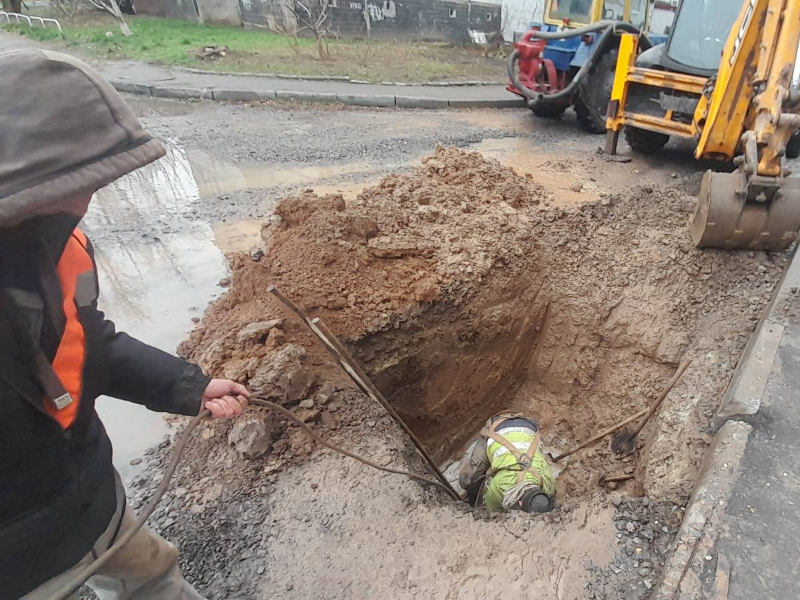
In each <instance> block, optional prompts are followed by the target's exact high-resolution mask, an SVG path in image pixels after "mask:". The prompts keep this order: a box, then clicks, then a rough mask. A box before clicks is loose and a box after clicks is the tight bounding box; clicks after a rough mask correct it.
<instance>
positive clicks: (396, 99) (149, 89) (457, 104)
mask: <svg viewBox="0 0 800 600" xmlns="http://www.w3.org/2000/svg"><path fill="white" fill-rule="evenodd" d="M111 84H112V85H113V86H114V87H115V88H116V89H117V90H118V91H120V92H125V93H129V94H138V95H142V96H153V97H156V98H172V99H179V100H217V101H233V102H247V101H266V100H294V101H298V102H309V103H315V102H316V103H326V104H331V103H337V102H340V103H342V104H346V105H348V106H367V107H378V108H393V107H397V108H422V109H446V108H519V107H524V102H523V101H522V100H521V99H516V98H509V99H498V98H494V99H491V98H490V99H479V98H475V99H471V100H470V99H463V100H457V99H450V100H448V99H446V98H435V97H425V96H395V95H390V94H381V95H369V94H336V93H333V92H309V91H300V90H277V91H273V90H253V89H234V88H226V87H223V88H221V89H218V88H216V87H214V86H211V87H207V88H203V87H189V86H175V85H147V84H143V83H133V82H129V81H119V80H113V79H112V80H111Z"/></svg>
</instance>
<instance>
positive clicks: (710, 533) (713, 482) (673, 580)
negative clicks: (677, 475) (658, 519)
mask: <svg viewBox="0 0 800 600" xmlns="http://www.w3.org/2000/svg"><path fill="white" fill-rule="evenodd" d="M752 429H753V428H752V427H751V426H750V425H748V424H747V423H743V422H741V421H728V422H727V423H725V424H724V425H723V426H722V427H721V428H720V430H719V432H718V433H717V435H716V436H715V438H714V442H713V445H712V446H711V448H709V450H708V453H707V454H706V459H705V468H703V470H702V471H701V473H700V477H699V478H698V480H697V484H696V485H695V487H694V491H693V492H692V497H691V498H690V499H689V503H688V505H687V506H686V514H684V516H683V521H682V522H681V526H680V528H679V529H678V533H677V535H676V537H675V541H674V542H673V547H672V552H671V553H670V556H669V559H668V560H667V564H666V566H665V567H664V574H663V577H662V580H661V583H660V584H659V586H658V589H657V591H656V593H655V594H653V596H652V600H678V599H680V600H683V599H684V598H686V599H689V598H697V597H700V596H697V595H696V594H697V592H698V591H699V586H700V574H701V573H702V570H703V563H704V562H705V557H706V556H707V555H708V552H709V551H710V550H711V548H712V547H713V545H714V542H715V540H716V538H717V534H718V532H719V527H720V524H721V521H722V519H723V517H724V516H725V508H726V507H727V506H728V502H729V501H730V499H731V496H732V494H733V488H734V485H735V484H736V480H737V478H738V475H739V468H740V464H741V461H742V458H743V457H744V451H745V448H746V446H747V438H748V436H749V435H750V432H751V431H752Z"/></svg>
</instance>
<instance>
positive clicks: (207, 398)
mask: <svg viewBox="0 0 800 600" xmlns="http://www.w3.org/2000/svg"><path fill="white" fill-rule="evenodd" d="M249 397H250V392H248V391H247V388H246V387H244V386H243V385H242V384H241V383H236V382H235V381H231V380H230V379H212V380H211V381H210V382H209V383H208V386H206V389H205V391H204V392H203V402H202V406H201V408H200V410H202V409H204V408H206V409H208V411H209V412H210V413H211V418H212V419H232V418H233V417H237V416H239V415H240V414H242V412H243V411H244V409H245V408H246V407H247V399H248V398H249Z"/></svg>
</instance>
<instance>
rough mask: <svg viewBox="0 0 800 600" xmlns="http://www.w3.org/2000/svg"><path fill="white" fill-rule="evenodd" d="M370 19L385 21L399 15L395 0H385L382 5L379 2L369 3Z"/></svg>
mask: <svg viewBox="0 0 800 600" xmlns="http://www.w3.org/2000/svg"><path fill="white" fill-rule="evenodd" d="M367 11H368V12H369V18H370V21H372V22H373V23H374V22H375V21H383V20H384V19H394V18H395V17H396V16H397V7H396V6H395V4H394V0H384V1H383V2H382V3H381V4H380V6H379V5H377V4H373V3H371V2H370V3H369V4H367Z"/></svg>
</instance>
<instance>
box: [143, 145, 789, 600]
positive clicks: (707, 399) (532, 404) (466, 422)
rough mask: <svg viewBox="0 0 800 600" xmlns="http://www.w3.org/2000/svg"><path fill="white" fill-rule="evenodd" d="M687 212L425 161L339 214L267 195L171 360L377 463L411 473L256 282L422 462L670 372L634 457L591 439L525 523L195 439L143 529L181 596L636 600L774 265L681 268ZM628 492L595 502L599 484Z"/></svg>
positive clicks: (292, 456)
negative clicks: (325, 340)
mask: <svg viewBox="0 0 800 600" xmlns="http://www.w3.org/2000/svg"><path fill="white" fill-rule="evenodd" d="M692 207H693V199H692V198H691V197H690V196H687V195H686V194H685V193H683V192H682V191H680V190H678V189H673V188H670V187H653V186H639V187H634V188H631V189H628V190H626V191H625V192H624V193H619V194H600V196H599V197H593V198H592V199H591V200H587V201H584V202H580V203H570V204H564V203H561V202H558V198H555V197H554V196H553V195H552V193H551V192H549V191H548V190H547V188H545V187H543V186H541V185H540V184H539V183H537V179H536V175H535V174H526V175H524V176H523V175H520V174H518V173H516V172H515V171H513V170H511V169H508V168H505V167H503V166H501V165H500V164H499V163H498V162H496V161H494V160H488V159H485V158H484V157H483V156H481V155H480V154H477V153H468V152H464V151H460V150H456V149H445V148H438V149H437V150H436V152H435V154H434V155H432V156H430V157H428V158H427V159H425V160H423V164H422V166H420V167H419V168H418V169H417V170H416V171H414V172H413V173H411V174H408V175H402V176H401V175H389V176H387V177H385V178H384V179H383V180H382V181H381V182H380V183H379V184H378V185H376V186H375V187H372V188H368V189H366V190H364V191H363V192H362V193H360V194H359V195H358V196H357V197H356V198H355V199H354V200H348V201H345V200H344V199H343V198H342V197H341V196H337V195H327V196H322V197H318V196H316V195H315V194H313V193H312V192H310V191H308V192H304V193H302V194H301V195H299V196H297V197H294V198H288V199H285V200H284V201H282V202H281V203H280V204H279V206H278V208H277V210H276V216H275V218H273V220H272V221H271V222H270V223H267V224H265V226H264V229H263V230H262V237H263V240H264V248H263V253H262V252H256V253H253V254H251V255H246V254H239V255H236V256H235V257H234V258H233V274H232V284H231V289H230V291H229V293H228V294H227V295H226V296H224V297H223V298H222V299H221V300H219V301H218V302H217V303H216V304H214V305H213V306H212V307H211V308H210V309H209V311H208V312H207V313H206V315H205V317H204V319H203V321H202V324H201V325H200V326H198V328H197V329H196V330H195V331H194V332H193V333H192V335H191V338H190V340H188V341H187V342H185V343H184V344H183V345H182V348H181V351H182V353H183V354H185V355H186V356H188V357H189V358H191V359H193V360H196V361H198V362H199V363H200V364H201V365H202V366H203V367H204V368H205V369H207V370H208V371H209V372H211V373H213V374H215V375H218V376H226V377H232V378H235V379H237V380H239V381H242V382H245V383H247V384H248V385H249V386H250V387H251V388H252V389H253V390H254V391H255V392H257V393H259V394H261V395H263V396H266V397H269V398H272V399H275V400H276V401H278V402H281V403H283V404H284V405H285V406H288V407H292V408H294V409H295V410H296V411H297V414H298V415H299V416H301V418H303V419H304V420H305V421H307V422H309V423H311V424H313V425H314V427H316V428H317V429H318V430H319V431H320V433H321V434H323V435H325V436H327V437H330V438H331V439H332V440H334V441H336V442H338V443H344V444H345V445H347V447H348V448H349V449H352V450H354V451H356V452H359V453H362V454H363V455H365V456H369V457H371V458H373V459H377V460H378V462H380V463H381V464H387V465H389V464H391V465H394V466H398V467H399V468H413V469H416V470H419V471H423V470H424V469H423V465H422V464H421V462H420V461H419V459H418V458H417V457H416V455H415V454H414V452H413V449H412V448H411V447H410V446H409V444H408V442H407V440H405V438H404V437H403V436H402V435H401V433H400V432H399V429H398V428H397V427H396V426H395V425H394V423H393V422H391V420H390V419H389V418H388V417H387V416H385V415H384V414H383V413H382V412H381V410H380V408H379V407H376V406H374V405H373V404H372V403H371V402H370V401H369V400H368V399H367V398H366V397H364V396H363V395H362V394H360V393H358V392H357V391H355V390H353V388H352V385H351V384H349V382H347V381H346V380H345V379H343V378H342V376H341V374H340V373H339V372H338V370H337V368H335V367H334V366H333V364H332V363H331V361H330V359H329V358H328V356H327V354H325V352H324V351H323V350H321V349H320V347H319V346H318V345H317V344H316V343H315V342H314V340H313V338H312V337H311V335H310V334H309V332H308V331H307V330H306V329H305V328H304V326H303V325H302V324H301V323H300V322H299V321H298V319H297V318H296V317H295V316H294V315H293V314H292V313H290V312H288V311H287V310H286V309H285V308H284V307H283V306H282V305H281V304H280V303H279V302H278V301H277V300H276V299H275V298H274V297H273V296H271V295H270V294H269V293H268V292H267V289H268V287H269V286H270V285H275V286H277V287H278V288H279V289H281V291H283V292H284V293H285V294H286V295H287V296H289V297H291V298H293V299H294V300H295V301H296V302H297V303H299V304H300V305H301V306H302V307H303V308H304V309H305V310H306V311H307V312H308V313H309V314H310V315H311V316H313V317H320V318H321V319H322V320H323V321H324V322H325V323H326V324H327V325H328V326H329V327H330V328H331V329H332V330H333V331H334V332H335V333H336V334H337V335H338V336H340V338H341V339H342V340H343V341H344V342H345V344H346V345H347V346H348V348H349V349H350V350H351V351H352V353H353V354H354V355H355V356H356V358H357V359H358V360H359V362H360V363H361V365H362V366H363V367H364V369H365V370H366V371H367V372H368V373H369V374H370V376H371V377H372V378H373V379H374V381H375V382H376V384H377V385H378V387H379V388H380V389H381V390H382V392H383V393H384V394H385V395H386V396H387V398H388V399H389V400H390V402H391V403H392V404H393V405H394V406H395V408H396V409H397V410H398V412H399V413H400V414H401V415H402V416H403V418H404V419H405V420H407V422H408V423H409V425H410V426H411V427H412V429H413V430H414V431H415V432H416V433H417V434H418V435H419V436H420V437H421V438H422V440H423V441H424V443H425V444H426V445H427V446H428V448H429V449H430V450H431V451H432V452H433V454H434V455H435V456H436V457H437V459H438V460H439V461H440V462H441V463H442V464H446V463H448V462H449V461H450V459H453V458H456V459H457V458H458V457H459V456H460V454H461V453H462V452H463V449H464V448H465V446H466V445H468V444H469V442H470V441H471V440H472V439H473V437H474V435H475V434H476V432H477V431H478V429H479V428H480V426H481V424H482V423H483V422H484V421H485V420H486V419H487V418H488V417H489V416H491V415H492V414H494V413H496V412H498V411H500V410H501V409H506V408H512V409H514V410H519V411H522V412H525V413H527V414H530V415H531V416H533V417H535V418H536V419H537V420H538V421H539V423H540V426H541V428H542V431H543V439H544V443H545V445H546V446H547V447H548V448H552V449H556V450H563V449H566V448H567V447H569V446H572V445H573V444H574V443H576V442H577V441H581V440H583V439H585V438H587V437H589V436H591V435H592V434H593V433H595V432H597V431H598V430H599V429H603V428H606V427H608V426H610V425H612V424H613V423H615V422H617V421H619V420H621V419H622V418H624V417H626V416H628V415H630V414H633V413H634V412H636V411H638V410H640V409H642V408H644V407H646V406H647V405H648V403H649V402H651V401H652V399H654V398H655V397H656V395H657V394H658V392H659V391H660V390H661V389H662V387H663V386H664V384H665V383H666V381H667V380H668V379H669V378H670V376H671V375H672V373H673V372H674V370H675V368H676V366H677V363H678V360H679V358H680V357H681V356H684V355H685V356H688V357H690V358H691V359H692V364H691V365H690V367H689V369H688V370H687V371H686V373H685V375H684V376H683V378H682V380H681V381H680V382H679V383H678V384H677V385H676V387H675V388H674V390H673V391H672V392H671V393H670V395H669V396H668V397H667V399H666V400H665V402H664V404H663V405H662V408H661V409H660V411H659V412H658V414H657V415H656V417H655V418H654V419H653V420H652V421H651V423H649V424H648V425H647V426H646V427H645V429H644V430H643V432H642V433H641V434H640V436H639V438H638V446H639V449H638V452H637V453H636V454H635V455H634V456H633V457H630V458H628V459H625V460H624V461H618V460H616V459H614V458H612V457H611V456H610V453H609V451H608V441H607V440H604V441H603V442H602V443H599V444H597V445H595V446H591V447H590V448H587V449H586V450H584V451H581V452H579V453H577V454H576V455H574V456H573V457H571V458H570V460H569V461H568V462H567V463H566V468H565V470H564V472H563V473H562V474H561V475H560V476H559V479H558V485H559V496H558V504H559V507H558V508H557V509H556V510H555V511H554V512H553V513H551V514H548V515H545V516H527V515H521V514H514V515H501V516H490V515H487V514H485V513H483V512H482V511H471V510H470V509H469V508H468V507H466V506H462V505H459V504H456V503H453V502H452V501H449V500H447V499H445V498H443V497H442V496H441V495H440V494H439V492H438V491H436V490H433V489H426V488H421V487H420V486H419V485H418V484H417V483H415V482H411V481H407V480H405V479H402V478H399V477H397V476H391V475H386V474H383V473H380V472H375V471H372V470H370V469H367V468H364V467H362V466H361V465H357V464H354V463H352V462H349V461H347V459H342V458H341V457H338V456H336V455H332V454H330V453H329V452H328V451H318V450H314V449H313V448H311V447H310V446H309V444H308V441H307V440H306V439H305V437H304V436H303V434H302V433H301V432H300V431H299V430H298V429H297V428H294V427H288V426H287V424H286V423H284V422H282V421H281V420H280V419H278V418H275V417H273V416H271V415H268V414H265V413H257V412H256V411H254V412H253V414H252V415H251V416H249V417H247V418H246V419H244V420H243V421H241V422H240V423H237V424H235V425H233V426H232V425H230V424H228V423H219V424H216V423H215V424H209V425H207V426H205V427H204V428H203V430H202V433H201V435H200V438H201V439H200V440H198V441H197V444H198V445H199V446H200V448H199V449H196V450H195V451H194V452H193V455H192V458H191V459H190V460H188V461H187V462H186V463H185V464H184V465H183V466H182V467H181V468H180V469H179V472H178V475H177V481H178V483H177V486H178V487H177V489H176V490H175V492H174V494H173V495H172V496H171V497H170V498H168V500H167V502H166V503H165V507H164V508H163V509H161V512H160V513H159V515H158V516H157V517H156V526H157V527H158V528H160V529H162V530H164V531H166V532H168V533H169V534H170V535H171V537H172V538H173V539H177V541H178V542H179V543H180V544H181V546H182V550H183V555H184V557H185V558H184V568H185V569H186V571H187V573H188V574H189V577H190V579H193V580H194V581H195V582H196V583H197V585H198V587H200V588H201V589H202V590H204V591H205V593H207V594H208V595H209V597H213V598H217V597H218V598H234V597H242V598H245V597H247V598H250V597H252V598H260V597H297V598H302V597H325V598H367V597H376V596H379V595H385V596H387V597H393V598H406V597H408V598H410V597H420V598H455V597H487V598H488V597H497V596H499V595H501V594H505V593H511V594H514V595H517V596H520V597H530V598H563V599H567V600H569V599H572V598H606V597H614V598H617V597H620V598H621V597H625V598H640V597H643V596H645V595H647V593H648V590H650V589H651V588H652V587H653V586H654V585H655V584H656V583H657V580H658V573H659V569H660V566H661V565H663V560H664V556H665V553H666V552H667V548H668V545H669V542H670V539H671V536H673V535H674V533H675V529H676V527H677V525H678V524H679V522H680V516H681V507H682V506H683V505H685V502H686V500H687V498H688V495H689V493H690V490H691V488H692V486H693V484H694V480H695V478H696V476H697V473H698V470H699V467H700V463H701V460H702V457H703V453H704V451H705V449H706V448H707V447H708V442H709V440H710V435H709V433H708V432H707V424H708V421H709V417H710V416H711V414H712V413H713V411H714V409H715V408H716V406H717V404H718V403H719V401H720V398H721V395H722V392H723V391H724V389H725V387H726V385H727V382H728V381H729V379H730V376H731V374H732V372H733V369H734V367H735V365H736V361H737V359H738V356H739V354H740V353H741V351H742V349H743V348H744V345H745V343H746V341H747V339H748V336H749V334H750V332H751V331H752V329H753V328H754V326H755V323H756V322H757V320H758V318H759V316H760V313H761V310H762V308H763V306H764V305H765V304H766V302H767V301H768V300H769V297H770V294H771V291H772V286H773V285H774V283H775V282H776V281H777V279H778V277H779V276H780V273H781V269H782V267H783V266H784V264H785V257H784V256H782V255H770V254H766V253H757V254H754V253H746V252H738V253H735V252H721V251H700V250H697V249H695V248H694V247H693V245H692V243H691V240H690V238H689V235H688V231H687V228H686V220H687V218H688V216H689V214H690V211H691V208H692ZM230 446H232V448H231V447H230ZM166 452H167V451H166V450H163V449H162V451H161V452H158V453H156V454H155V456H154V457H153V459H152V462H153V465H154V468H158V466H159V465H163V463H164V460H166V456H167V455H166ZM242 456H244V457H245V459H244V460H242V458H241V457H242ZM306 457H310V459H306ZM301 459H302V460H301ZM201 471H202V472H205V473H207V474H208V475H207V476H206V477H203V478H199V477H198V472H201ZM626 473H630V474H633V475H634V476H635V477H634V478H633V479H632V480H631V481H629V482H627V483H625V484H623V487H622V488H620V491H618V492H616V493H615V495H611V496H609V495H608V494H607V493H606V491H605V490H601V489H600V488H599V487H598V481H597V480H598V478H599V476H600V475H602V474H606V475H617V474H626ZM198 480H199V481H198ZM152 484H153V482H152V481H150V480H147V479H140V480H139V481H138V482H137V483H136V484H135V485H134V488H136V489H138V490H139V491H138V492H137V494H140V495H142V496H146V492H147V490H149V489H150V488H151V487H152ZM136 497H137V498H138V495H137V496H136ZM136 503H137V500H136V499H134V505H135V504H136ZM182 513H187V514H188V515H189V517H191V518H190V519H183V518H182V517H180V515H181V514H182ZM165 523H166V525H165ZM232 562H236V563H237V566H236V567H233V566H231V563H232Z"/></svg>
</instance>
